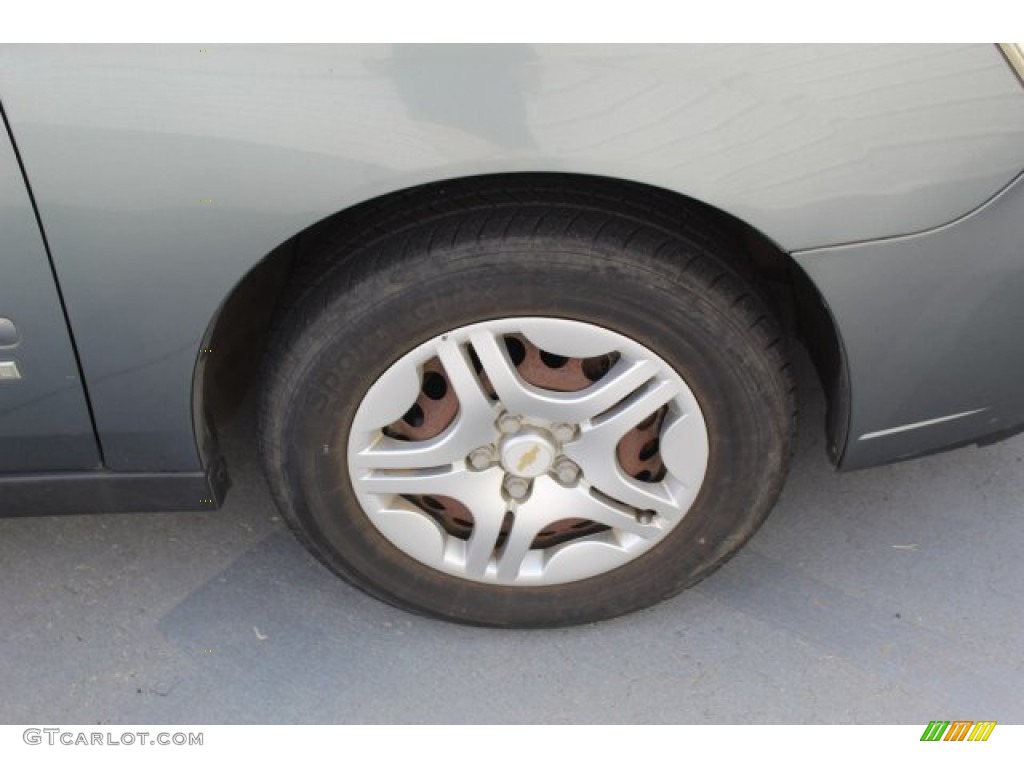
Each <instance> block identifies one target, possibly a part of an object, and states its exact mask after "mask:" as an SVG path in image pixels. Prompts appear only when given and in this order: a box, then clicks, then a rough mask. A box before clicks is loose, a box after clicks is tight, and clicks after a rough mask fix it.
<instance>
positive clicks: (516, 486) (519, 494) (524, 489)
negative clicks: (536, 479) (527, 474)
mask: <svg viewBox="0 0 1024 768" xmlns="http://www.w3.org/2000/svg"><path fill="white" fill-rule="evenodd" d="M529 491H530V481H529V480H527V479H526V478H523V477H506V478H505V492H506V493H507V494H508V495H509V496H511V497H512V498H513V499H522V498H525V496H526V494H527V493H528V492H529Z"/></svg>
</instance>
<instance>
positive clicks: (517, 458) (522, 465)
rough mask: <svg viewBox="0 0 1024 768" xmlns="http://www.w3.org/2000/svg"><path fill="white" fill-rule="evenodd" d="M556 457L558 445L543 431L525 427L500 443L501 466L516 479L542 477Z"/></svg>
mask: <svg viewBox="0 0 1024 768" xmlns="http://www.w3.org/2000/svg"><path fill="white" fill-rule="evenodd" d="M557 456H558V443H556V442H555V439H554V437H552V436H551V434H550V433H549V432H547V431H546V430H543V429H536V428H534V427H526V428H525V429H523V430H520V431H519V432H517V433H516V434H514V435H509V436H508V437H506V438H505V439H503V440H502V441H501V465H502V466H503V467H504V468H505V471H506V472H508V473H509V474H510V475H516V476H517V477H539V476H541V475H543V474H544V473H545V472H548V471H549V470H550V469H551V465H552V464H554V463H555V458H556V457H557Z"/></svg>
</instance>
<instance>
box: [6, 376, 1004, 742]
mask: <svg viewBox="0 0 1024 768" xmlns="http://www.w3.org/2000/svg"><path fill="white" fill-rule="evenodd" d="M799 381H800V388H801V417H802V418H801V427H800V432H799V443H798V451H797V455H796V457H795V459H794V462H793V466H792V469H791V473H790V479H789V482H788V484H787V487H786V489H785V491H784V493H783V495H782V498H781V500H780V502H779V504H778V506H777V508H776V509H775V511H774V512H773V513H772V515H771V517H770V518H769V520H768V522H767V523H766V524H765V526H764V527H763V528H762V529H761V531H760V532H759V533H758V534H757V535H756V536H755V537H754V539H753V541H752V542H751V543H750V544H748V545H747V547H746V548H745V549H744V550H743V551H742V552H741V553H740V554H739V555H737V556H736V557H735V558H734V559H733V560H732V561H731V562H730V563H728V564H727V565H726V566H725V567H724V568H723V569H721V570H720V571H718V572H717V573H715V574H714V575H713V576H711V577H710V578H709V579H707V580H706V581H704V582H703V583H701V584H699V585H698V586H696V587H694V588H692V589H690V590H688V591H687V592H684V593H683V594H682V595H680V596H678V597H677V598H675V599H672V600H670V601H668V602H665V603H663V604H661V605H659V606H657V607H655V608H652V609H649V610H646V611H642V612H640V613H635V614H632V615H630V616H626V617H623V618H620V619H616V620H614V621H609V622H605V623H601V624H597V625H591V626H582V627H575V628H569V629H557V630H533V631H508V630H487V629H475V628H467V627H461V626H456V625H452V624H446V623H443V622H440V621H435V620H430V619H425V618H420V617H416V616H412V615H409V614H406V613H404V612H402V611H399V610H397V609H393V608H391V607H389V606H387V605H384V604H382V603H379V602H377V601H376V600H374V599H372V598H369V597H367V596H365V595H364V594H362V593H361V592H359V591H357V590H355V589H353V588H351V587H349V586H347V585H346V584H344V583H343V582H341V581H340V580H338V579H337V578H335V577H334V576H332V575H331V574H330V573H328V572H327V571H326V570H325V569H324V568H323V567H322V566H321V565H319V563H317V562H316V561H315V560H314V559H313V558H312V557H311V556H310V555H308V554H307V553H306V552H305V550H304V549H303V548H302V547H301V546H300V545H299V544H298V543H297V542H296V541H295V540H294V539H293V538H292V536H291V535H290V533H289V532H288V531H287V529H286V528H285V526H284V525H283V523H282V522H281V520H280V518H279V517H278V515H277V513H276V510H275V509H274V506H273V503H272V501H271V499H270V496H269V494H268V492H267V489H266V486H265V484H264V482H263V479H262V476H261V474H260V472H259V463H258V459H257V456H256V455H255V452H254V445H255V441H254V438H253V435H252V432H251V427H249V426H248V422H247V421H246V420H244V419H243V420H241V421H239V422H238V425H237V426H236V427H235V428H234V429H233V430H232V431H231V432H230V434H229V435H228V436H227V437H228V439H227V441H226V445H227V450H228V455H229V459H230V463H231V466H232V468H233V478H234V487H233V489H232V490H231V493H230V495H229V497H228V500H227V503H226V505H225V506H224V508H223V509H221V510H217V511H209V512H198V513H197V512H188V513H177V514H150V513H147V514H142V513H140V514H125V515H103V516H84V515H83V516H69V517H59V518H56V517H55V518H20V519H5V520H0V691H2V693H3V695H2V696H0V722H4V723H40V722H42V723H83V724H92V723H100V724H106V723H110V724H177V723H182V724H184V723H211V724H215V723H377V722H382V723H469V722H477V723H479V722H484V723H893V724H920V725H921V726H922V728H923V726H924V725H925V724H927V723H928V722H929V721H931V720H936V719H941V720H956V719H968V720H996V721H998V722H1000V723H1004V722H1011V723H1012V722H1016V723H1021V722H1024V695H1022V694H1021V691H1022V690H1024V611H1022V610H1021V607H1022V606H1024V557H1022V556H1021V550H1022V545H1024V510H1022V506H1024V505H1022V499H1024V463H1022V459H1024V437H1018V438H1015V439H1013V440H1010V441H1007V442H1004V443H1001V444H998V445H995V446H990V447H987V448H984V449H979V448H965V449H962V450H959V451H956V452H952V453H947V454H943V455H939V456H933V457H929V458H925V459H919V460H917V461H913V462H908V463H904V464H899V465H893V466H889V467H883V468H879V469H873V470H868V471H863V472H856V473H848V474H837V473H835V472H834V471H833V469H832V468H831V466H830V465H829V464H828V462H827V460H826V458H825V451H824V446H823V434H822V431H823V429H822V424H823V410H824V405H823V402H822V397H821V394H820V391H819V388H818V385H817V382H816V381H815V380H814V378H813V374H812V373H811V372H810V369H809V367H808V366H807V365H806V362H804V363H803V365H802V366H801V368H800V377H799Z"/></svg>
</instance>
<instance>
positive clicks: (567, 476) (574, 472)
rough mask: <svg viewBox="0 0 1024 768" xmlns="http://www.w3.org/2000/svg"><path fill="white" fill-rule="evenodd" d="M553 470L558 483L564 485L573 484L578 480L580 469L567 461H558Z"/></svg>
mask: <svg viewBox="0 0 1024 768" xmlns="http://www.w3.org/2000/svg"><path fill="white" fill-rule="evenodd" d="M554 470H555V477H557V478H558V482H560V483H564V484H565V485H570V484H572V483H575V482H576V481H577V480H579V478H580V468H579V467H578V466H576V465H575V464H574V463H573V462H571V461H569V459H559V460H558V463H557V464H555V466H554Z"/></svg>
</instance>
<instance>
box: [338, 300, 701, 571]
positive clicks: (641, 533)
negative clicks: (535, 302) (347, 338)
mask: <svg viewBox="0 0 1024 768" xmlns="http://www.w3.org/2000/svg"><path fill="white" fill-rule="evenodd" d="M707 461H708V438H707V429H706V427H705V424H704V418H703V415H702V414H701V411H700V408H699V406H698V404H697V401H696V399H695V398H694V396H693V393H692V392H691V391H690V389H689V387H687V385H686V383H685V382H684V381H683V379H682V378H681V377H680V376H679V375H678V374H677V373H676V372H675V371H674V370H673V369H672V368H671V367H669V365H668V364H667V363H666V362H665V361H664V360H662V359H661V358H660V357H658V356H657V355H655V354H654V353H653V352H651V351H650V350H649V349H647V348H646V347H644V346H642V345H640V344H638V343H637V342H635V341H632V340H630V339H628V338H626V337H625V336H622V335H620V334H618V333H615V332H613V331H609V330H607V329H605V328H601V327H599V326H595V325H590V324H587V323H581V322H576V321H572V320H563V319H555V318H536V317H530V318H509V319H502V320H492V321H488V322H485V323H479V324H475V325H470V326H465V327H463V328H459V329H456V330H453V331H451V332H450V333H447V334H444V335H442V336H438V337H436V338H434V339H431V340H430V341H428V342H426V343H424V344H421V345H420V346H418V347H417V348H416V349H414V350H412V351H411V352H409V353H408V354H406V355H405V356H403V357H402V358H401V359H399V360H398V361H397V362H396V363H395V364H394V365H392V366H391V367H390V368H389V369H388V370H387V371H385V373H384V374H383V375H382V376H381V377H380V379H378V380H377V382H376V383H375V384H374V385H373V386H372V387H371V388H370V390H369V391H368V392H367V394H366V396H365V397H364V398H363V401H362V402H361V403H360V405H359V408H358V410H357V412H356V417H355V420H354V422H353V427H352V432H351V435H350V438H349V445H348V465H349V472H350V475H351V478H352V484H353V488H354V490H355V492H356V496H357V498H358V499H359V501H360V503H361V504H362V506H363V509H364V511H365V512H366V514H367V516H368V517H369V519H370V521H371V522H372V523H373V525H374V526H375V527H376V528H377V529H378V530H379V531H380V532H381V534H382V535H384V537H385V538H387V539H388V540H389V541H390V542H391V543H392V544H394V545H395V546H396V547H398V548H399V549H400V550H402V551H403V552H405V553H406V554H408V555H409V556H411V557H413V558H415V559H417V560H419V561H420V562H422V563H424V564H425V565H428V566H430V567H432V568H435V569H437V570H439V571H443V572H445V573H449V574H452V575H455V576H459V577H462V578H466V579H471V580H474V581H481V582H489V583H498V584H507V585H530V586H538V585H549V584H560V583H565V582H569V581H576V580H578V579H585V578H589V577H591V576H595V575H598V574H601V573H605V572H607V571H610V570H613V569H615V568H618V567H619V566H621V565H624V564H625V563H628V562H629V561H631V560H633V559H635V558H636V557H638V556H640V555H641V554H643V553H644V552H646V551H648V550H649V549H651V548H652V547H653V546H655V545H656V544H657V543H658V542H659V541H660V540H661V539H662V538H664V537H665V535H666V534H668V532H669V531H671V530H672V528H674V527H675V526H676V525H677V524H678V523H679V522H680V520H682V518H683V516H684V515H685V514H686V512H687V510H688V509H689V508H690V506H691V505H692V503H693V500H694V499H695V498H696V496H697V493H698V491H699V490H700V486H701V483H702V482H703V480H704V474H705V471H706V469H707Z"/></svg>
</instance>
